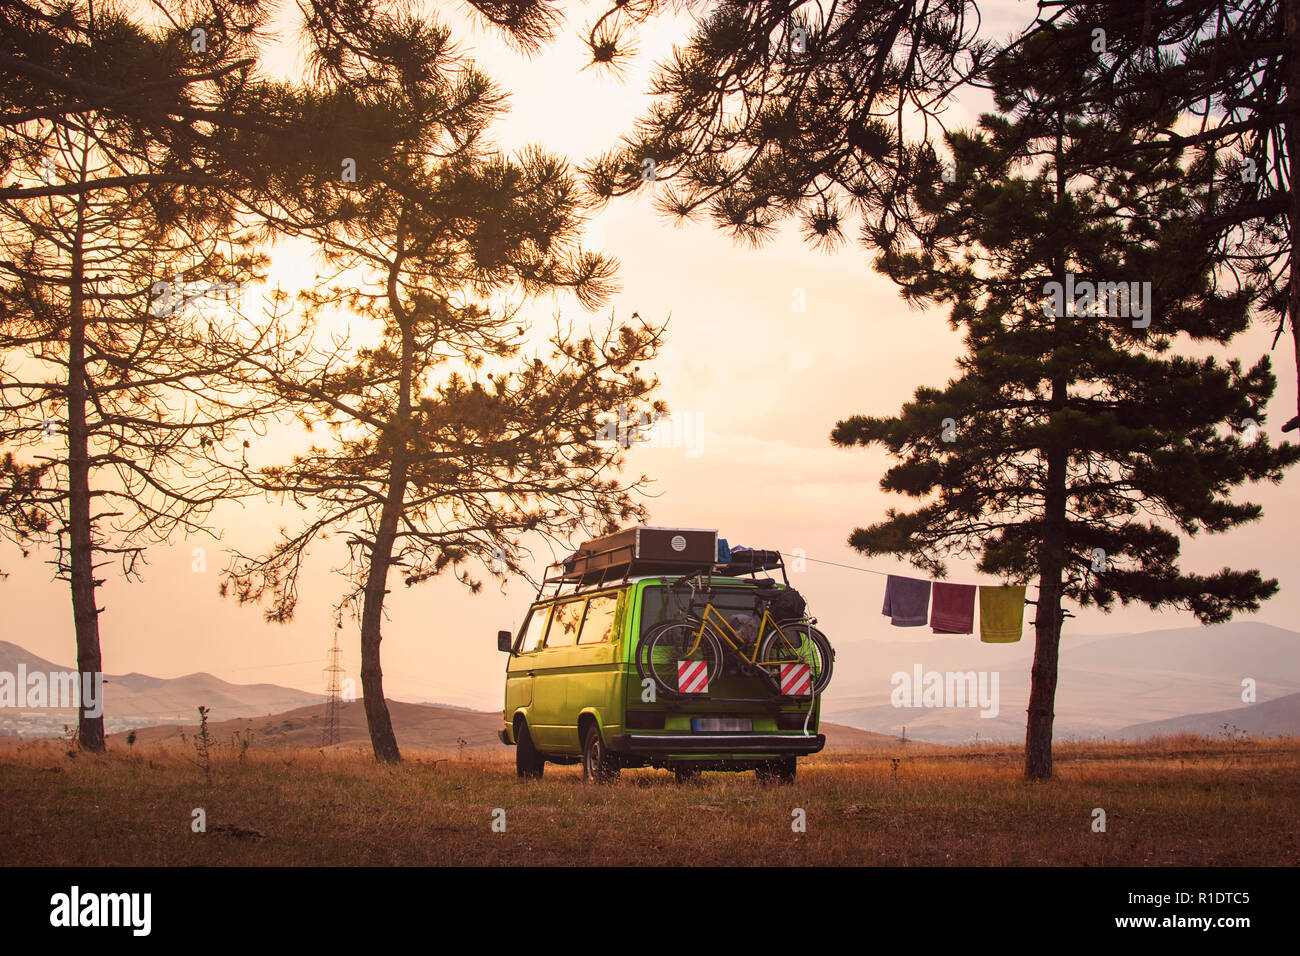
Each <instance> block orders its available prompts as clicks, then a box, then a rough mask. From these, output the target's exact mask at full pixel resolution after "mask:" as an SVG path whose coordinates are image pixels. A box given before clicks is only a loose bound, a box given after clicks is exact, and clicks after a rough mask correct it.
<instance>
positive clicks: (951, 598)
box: [930, 581, 975, 634]
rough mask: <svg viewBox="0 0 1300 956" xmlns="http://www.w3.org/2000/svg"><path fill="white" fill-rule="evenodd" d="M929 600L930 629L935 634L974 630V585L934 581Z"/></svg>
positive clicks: (961, 632) (966, 632)
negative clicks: (931, 595)
mask: <svg viewBox="0 0 1300 956" xmlns="http://www.w3.org/2000/svg"><path fill="white" fill-rule="evenodd" d="M933 592H934V594H933V597H932V599H931V601H930V629H931V630H932V631H933V632H934V633H935V634H970V633H972V632H973V631H974V630H975V585H973V584H949V583H947V582H946V581H935V582H934V588H933Z"/></svg>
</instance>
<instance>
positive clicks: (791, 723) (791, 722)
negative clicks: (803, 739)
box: [776, 714, 807, 730]
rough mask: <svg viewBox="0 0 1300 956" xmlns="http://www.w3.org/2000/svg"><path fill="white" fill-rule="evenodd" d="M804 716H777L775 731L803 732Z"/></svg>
mask: <svg viewBox="0 0 1300 956" xmlns="http://www.w3.org/2000/svg"><path fill="white" fill-rule="evenodd" d="M806 716H807V715H806V714H777V715H776V729H777V730H803V722H804V719H805V717H806Z"/></svg>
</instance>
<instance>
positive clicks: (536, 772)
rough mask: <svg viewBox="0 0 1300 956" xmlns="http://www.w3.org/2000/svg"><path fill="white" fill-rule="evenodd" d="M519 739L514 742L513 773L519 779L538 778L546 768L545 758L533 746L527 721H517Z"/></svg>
mask: <svg viewBox="0 0 1300 956" xmlns="http://www.w3.org/2000/svg"><path fill="white" fill-rule="evenodd" d="M518 737H519V740H518V742H517V743H516V744H515V773H517V774H518V775H519V776H520V778H521V779H532V780H538V779H540V778H541V776H542V771H544V770H545V769H546V758H545V757H543V756H542V755H541V753H540V752H538V750H537V748H536V747H534V746H533V738H532V735H531V734H530V733H528V723H527V721H523V720H521V721H519V731H518Z"/></svg>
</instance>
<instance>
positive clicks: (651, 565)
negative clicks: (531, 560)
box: [534, 544, 790, 601]
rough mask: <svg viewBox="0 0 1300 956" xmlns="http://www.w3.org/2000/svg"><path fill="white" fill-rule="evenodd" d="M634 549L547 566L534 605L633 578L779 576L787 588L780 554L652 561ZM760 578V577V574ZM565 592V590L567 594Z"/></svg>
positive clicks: (586, 554)
mask: <svg viewBox="0 0 1300 956" xmlns="http://www.w3.org/2000/svg"><path fill="white" fill-rule="evenodd" d="M632 549H633V545H631V544H624V545H619V546H617V547H613V548H607V549H604V550H602V551H578V552H576V553H575V554H573V555H570V556H569V557H568V558H564V559H562V560H559V561H555V562H553V563H552V564H550V565H548V566H547V568H546V573H545V574H544V575H543V576H542V581H541V584H540V585H539V586H538V588H537V597H536V598H534V600H535V601H541V600H543V599H545V598H556V597H560V596H562V595H565V594H586V593H589V592H591V591H599V590H602V589H604V588H609V587H622V586H623V585H625V584H628V583H629V582H630V581H631V580H632V579H633V578H643V577H653V576H656V575H658V576H660V577H663V578H664V579H665V581H667V580H668V579H669V578H674V579H677V580H681V579H683V578H689V577H695V576H698V575H704V576H705V577H710V578H711V577H722V578H732V579H737V578H745V577H747V578H749V579H750V580H753V581H760V580H775V577H774V575H773V574H771V573H770V572H773V571H780V572H781V583H782V584H783V585H785V586H786V587H789V586H790V578H789V576H788V575H787V574H786V570H785V561H784V560H783V559H782V557H781V555H780V553H779V552H775V551H770V552H765V553H760V555H761V557H760V559H759V560H757V561H754V560H744V559H741V560H732V561H724V562H721V563H718V562H683V561H654V560H646V559H644V558H640V559H633V557H632V554H633V550H632ZM619 552H625V553H626V554H627V560H623V561H615V560H614V558H615V555H617V554H618V553H619ZM773 556H775V557H773ZM760 572H762V573H763V577H762V578H760V577H759V573H760ZM566 589H567V590H566Z"/></svg>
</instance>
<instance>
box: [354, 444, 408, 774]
mask: <svg viewBox="0 0 1300 956" xmlns="http://www.w3.org/2000/svg"><path fill="white" fill-rule="evenodd" d="M401 470H402V474H401V475H400V476H398V475H396V474H394V475H393V478H392V480H390V482H389V489H388V496H387V498H386V499H385V501H384V507H383V510H382V511H381V513H380V518H379V531H378V533H377V534H376V535H375V543H374V545H373V547H372V548H371V551H370V570H369V572H368V573H367V576H366V587H365V598H364V601H363V603H362V608H361V692H362V694H363V695H364V703H365V708H366V726H367V728H368V729H369V731H370V746H371V749H373V750H374V753H375V759H376V760H378V761H379V762H380V763H399V762H400V761H401V759H402V754H401V752H400V751H399V750H398V749H397V735H396V734H395V733H394V732H393V720H392V717H391V716H390V715H389V713H388V702H387V701H386V700H385V699H384V671H383V667H382V666H381V664H380V660H379V642H380V641H381V640H382V635H381V633H380V626H381V624H382V622H383V616H384V596H385V595H386V594H387V593H388V569H389V567H390V565H391V563H392V555H393V540H394V534H395V532H396V530H397V515H398V510H399V509H400V507H401V505H400V502H401V500H402V497H403V496H404V495H405V494H406V476H405V465H404V464H403V465H402V469H401ZM394 501H396V502H397V503H398V504H397V505H396V507H394V505H393V502H394Z"/></svg>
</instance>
